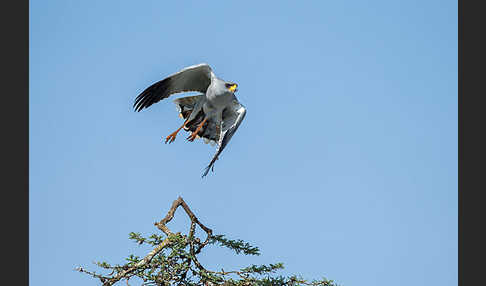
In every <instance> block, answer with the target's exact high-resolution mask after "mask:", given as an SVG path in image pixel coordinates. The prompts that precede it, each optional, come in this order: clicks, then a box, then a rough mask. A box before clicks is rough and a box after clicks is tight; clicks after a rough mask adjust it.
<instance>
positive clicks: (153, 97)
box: [133, 78, 170, 112]
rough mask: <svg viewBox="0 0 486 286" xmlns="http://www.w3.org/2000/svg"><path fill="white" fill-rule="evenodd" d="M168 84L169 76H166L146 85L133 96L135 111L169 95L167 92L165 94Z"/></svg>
mask: <svg viewBox="0 0 486 286" xmlns="http://www.w3.org/2000/svg"><path fill="white" fill-rule="evenodd" d="M169 86H170V78H166V79H163V80H161V81H158V82H156V83H154V84H152V85H151V86H149V87H147V88H146V89H145V90H144V91H142V93H140V94H139V95H138V96H137V97H136V98H135V102H134V103H133V108H134V109H135V111H137V112H140V111H141V110H142V109H144V108H147V107H149V106H151V105H152V104H154V103H157V102H159V101H160V100H162V99H164V98H167V97H169V94H167V90H168V89H169Z"/></svg>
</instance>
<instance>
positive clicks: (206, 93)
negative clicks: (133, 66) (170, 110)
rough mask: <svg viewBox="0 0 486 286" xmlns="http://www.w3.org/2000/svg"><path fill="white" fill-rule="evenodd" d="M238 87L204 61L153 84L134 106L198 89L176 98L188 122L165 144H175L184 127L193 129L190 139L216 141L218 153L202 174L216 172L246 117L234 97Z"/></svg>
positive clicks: (139, 109) (212, 142) (181, 112)
mask: <svg viewBox="0 0 486 286" xmlns="http://www.w3.org/2000/svg"><path fill="white" fill-rule="evenodd" d="M237 87H238V85H237V84H236V83H234V82H228V81H224V80H222V79H220V78H218V77H216V75H215V74H214V73H213V70H212V69H211V67H210V66H209V65H208V64H204V63H203V64H198V65H193V66H189V67H186V68H184V69H182V70H181V71H179V72H177V73H175V74H173V75H170V76H168V77H167V78H165V79H163V80H161V81H158V82H156V83H154V84H152V85H151V86H149V87H148V88H146V89H145V90H144V91H143V92H142V93H140V94H139V95H138V96H137V98H136V99H135V103H134V104H133V107H134V108H135V111H141V110H142V109H144V108H147V107H149V106H151V105H152V104H154V103H156V102H159V101H160V100H162V99H164V98H167V97H169V96H170V95H172V94H176V93H181V92H199V93H200V94H198V95H195V96H187V97H182V98H178V99H176V100H174V103H175V104H176V105H177V108H178V110H179V116H180V117H182V118H183V119H185V121H184V124H182V126H181V127H179V128H178V129H177V130H176V131H174V132H173V133H171V134H170V135H169V136H167V137H166V138H165V143H169V144H170V143H172V142H173V141H174V140H175V138H176V136H177V133H178V132H179V131H180V130H181V129H184V130H185V131H188V132H191V134H190V135H189V137H187V140H189V141H190V142H192V141H194V139H196V138H198V137H202V138H203V139H204V142H205V143H211V145H214V144H217V145H218V147H217V150H216V153H215V155H214V156H213V158H212V160H211V162H210V163H209V165H208V166H207V167H206V169H205V170H204V173H203V175H202V177H204V176H206V175H207V174H208V172H209V170H212V171H213V172H214V163H215V162H216V160H218V157H219V155H220V154H221V152H222V151H223V149H224V148H225V147H226V145H227V144H228V142H229V141H230V139H231V137H232V136H233V134H235V132H236V130H237V129H238V127H239V126H240V124H241V122H242V121H243V118H245V114H246V108H245V107H244V106H243V105H242V104H241V103H240V102H238V99H237V98H236V96H235V92H236V91H237V90H238V89H237Z"/></svg>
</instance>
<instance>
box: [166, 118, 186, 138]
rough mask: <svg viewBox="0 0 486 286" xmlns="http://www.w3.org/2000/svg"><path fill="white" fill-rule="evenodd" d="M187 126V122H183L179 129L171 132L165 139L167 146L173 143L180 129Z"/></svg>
mask: <svg viewBox="0 0 486 286" xmlns="http://www.w3.org/2000/svg"><path fill="white" fill-rule="evenodd" d="M186 124H187V120H186V122H184V124H182V126H181V127H179V128H178V129H177V130H176V131H174V132H172V133H171V134H170V135H169V136H167V137H165V143H166V144H167V142H169V144H170V143H172V142H174V140H175V139H176V136H177V133H178V132H179V131H180V130H181V129H182V128H184V126H186Z"/></svg>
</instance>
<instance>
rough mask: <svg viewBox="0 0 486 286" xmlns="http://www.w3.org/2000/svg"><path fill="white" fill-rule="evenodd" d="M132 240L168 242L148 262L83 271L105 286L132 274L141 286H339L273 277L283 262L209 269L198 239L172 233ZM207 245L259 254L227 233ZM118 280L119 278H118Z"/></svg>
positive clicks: (129, 259)
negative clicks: (202, 260)
mask: <svg viewBox="0 0 486 286" xmlns="http://www.w3.org/2000/svg"><path fill="white" fill-rule="evenodd" d="M129 239H131V240H133V241H134V242H136V243H137V244H139V245H150V246H160V245H161V244H163V243H165V245H166V246H165V247H163V248H162V249H161V250H160V251H159V252H158V253H156V254H155V255H154V256H153V257H152V258H151V259H150V260H149V261H148V262H147V263H145V264H142V265H138V264H141V262H143V260H142V259H141V258H140V257H138V256H135V255H133V254H130V255H129V256H128V257H127V258H126V263H125V264H123V265H111V264H109V263H107V262H96V265H97V266H99V267H101V268H103V269H106V270H109V271H111V273H110V274H109V275H100V274H96V273H95V272H90V271H87V270H85V269H83V268H78V269H77V270H78V271H80V272H84V273H87V274H89V275H91V276H93V277H95V278H98V279H100V281H101V282H102V283H103V285H113V284H114V283H116V282H118V281H120V280H122V279H125V280H129V279H130V278H131V277H134V276H136V277H138V278H140V279H142V280H143V281H144V282H143V284H142V285H160V286H163V285H164V286H165V285H188V286H208V285H226V286H245V285H256V286H284V285H289V286H297V285H314V286H318V285H323V286H336V284H334V283H333V281H332V280H326V279H322V280H317V281H312V282H308V281H306V280H304V279H301V278H297V277H296V276H290V277H284V276H276V277H272V274H273V273H275V272H276V271H277V270H280V269H283V268H284V266H283V264H282V263H276V264H268V265H250V266H248V267H245V268H242V269H238V270H232V271H210V270H207V269H205V268H204V267H203V266H202V265H201V264H200V263H199V261H198V260H197V257H196V255H195V249H196V246H198V245H200V244H201V242H200V241H199V239H197V238H194V237H189V236H186V235H181V234H180V233H177V234H172V235H169V236H168V237H166V238H165V239H164V238H163V236H161V235H156V234H152V235H151V236H149V237H143V236H142V235H141V234H140V233H135V232H131V233H130V234H129ZM208 244H214V245H218V246H221V247H226V248H229V249H231V250H233V251H234V252H235V253H236V254H244V255H260V251H259V249H258V247H255V246H252V245H250V244H249V243H247V242H244V241H242V240H240V239H238V240H231V239H227V238H225V236H224V235H213V236H211V237H210V239H209V243H208ZM124 271H125V272H127V274H125V275H123V277H122V278H121V279H119V280H116V279H113V278H114V277H116V276H117V274H123V272H124ZM115 280H116V281H115Z"/></svg>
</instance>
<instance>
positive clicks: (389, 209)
mask: <svg viewBox="0 0 486 286" xmlns="http://www.w3.org/2000/svg"><path fill="white" fill-rule="evenodd" d="M201 62H206V63H209V64H210V65H211V66H212V68H213V70H214V71H215V73H216V74H217V75H218V76H219V77H221V78H223V79H226V80H228V81H234V82H237V83H238V84H239V87H238V92H237V96H238V98H239V100H240V101H241V102H242V103H243V104H244V105H245V106H246V107H247V109H248V112H247V116H246V118H245V121H244V122H243V124H242V125H241V126H240V128H239V130H238V132H237V133H236V134H235V136H234V137H233V139H232V141H231V142H230V144H229V145H228V148H227V149H226V150H225V151H224V152H223V154H222V155H221V157H220V160H218V162H217V163H216V166H215V173H210V174H209V175H208V176H207V177H206V178H204V179H201V177H200V176H201V173H202V171H203V168H204V167H205V166H206V164H207V163H208V162H209V160H210V159H211V157H212V156H213V154H214V152H215V149H214V148H213V147H211V146H209V145H205V144H203V143H202V142H201V141H198V142H193V143H190V142H187V141H185V137H186V136H181V135H184V134H181V135H179V137H178V138H177V139H176V141H175V142H174V143H172V144H171V145H165V144H163V142H162V137H165V136H167V135H168V134H169V133H171V132H172V131H174V130H175V129H176V128H177V127H178V126H179V125H180V124H181V123H182V121H181V119H180V118H178V116H177V112H176V108H175V105H174V104H173V103H172V100H165V101H162V102H159V103H158V104H155V105H153V106H151V107H150V108H149V109H147V110H144V111H143V112H140V113H136V112H133V109H132V104H133V100H134V99H135V97H136V96H137V95H138V94H139V93H140V92H141V91H142V90H143V89H145V88H146V87H147V86H149V85H150V84H152V83H153V82H155V81H158V80H160V79H162V78H164V77H165V76H167V75H169V74H172V73H174V72H176V71H178V70H180V69H182V68H183V67H186V66H189V65H193V64H197V63H201ZM179 96H180V95H179ZM179 96H176V97H179ZM176 97H174V98H176ZM29 122H30V215H29V216H30V226H29V229H30V245H29V247H30V256H29V264H30V284H31V285H67V284H69V285H98V281H96V280H94V279H92V278H90V277H88V276H87V275H82V274H80V273H77V272H75V271H73V269H74V268H75V267H76V266H79V265H83V266H86V267H88V268H91V269H96V268H95V266H94V265H92V264H91V263H92V262H93V261H96V260H102V259H105V260H107V261H109V262H113V263H121V262H123V261H122V259H123V258H124V257H125V256H126V255H127V254H129V253H130V252H134V253H136V254H143V253H144V252H146V251H147V250H148V249H141V248H139V247H137V245H135V244H134V243H132V242H131V241H129V240H128V233H129V232H131V231H138V232H142V233H143V234H149V233H152V232H155V231H157V230H156V229H155V228H154V226H153V222H154V221H156V220H159V219H161V218H162V217H163V216H164V215H165V213H166V212H167V210H168V209H169V206H170V205H171V203H172V201H173V200H175V199H176V198H177V197H178V196H182V197H183V198H184V200H185V201H186V202H187V203H188V204H189V205H190V207H191V208H192V209H193V211H194V212H195V213H196V215H197V216H198V217H199V218H200V220H201V221H202V222H203V223H204V224H206V225H207V226H208V227H211V228H212V229H213V230H214V232H215V233H221V234H227V235H229V236H230V237H233V238H241V239H244V240H247V241H249V242H251V243H253V244H255V245H257V246H259V247H260V248H261V251H262V255H261V256H259V257H255V258H247V257H237V256H233V255H232V254H231V253H230V252H229V251H225V250H217V249H211V250H208V253H207V255H205V256H203V257H202V258H201V259H202V260H203V261H204V262H206V263H207V264H208V265H210V266H214V267H221V266H224V268H225V269H229V268H231V267H242V266H246V265H247V264H250V263H255V264H260V263H273V262H284V264H285V267H286V269H285V270H284V271H282V272H281V273H282V274H290V273H296V274H302V276H304V277H307V278H309V279H314V278H321V277H323V276H324V277H327V278H329V279H333V280H335V281H336V282H337V283H339V284H341V285H346V286H351V285H361V286H366V285H369V286H381V285H383V286H388V285H414V286H419V285H457V2H456V1H394V0H392V1H378V0H375V1H288V2H283V1H279V2H277V1H224V2H223V1H178V2H177V3H176V2H175V1H172V2H168V1H30V120H29ZM177 215H179V216H180V217H179V218H176V220H175V221H174V223H173V224H172V225H171V226H172V227H173V228H174V230H176V231H177V230H185V227H184V223H186V222H187V220H186V219H185V218H184V217H182V215H183V213H182V212H179V211H178V212H177ZM132 250H133V251H132Z"/></svg>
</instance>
